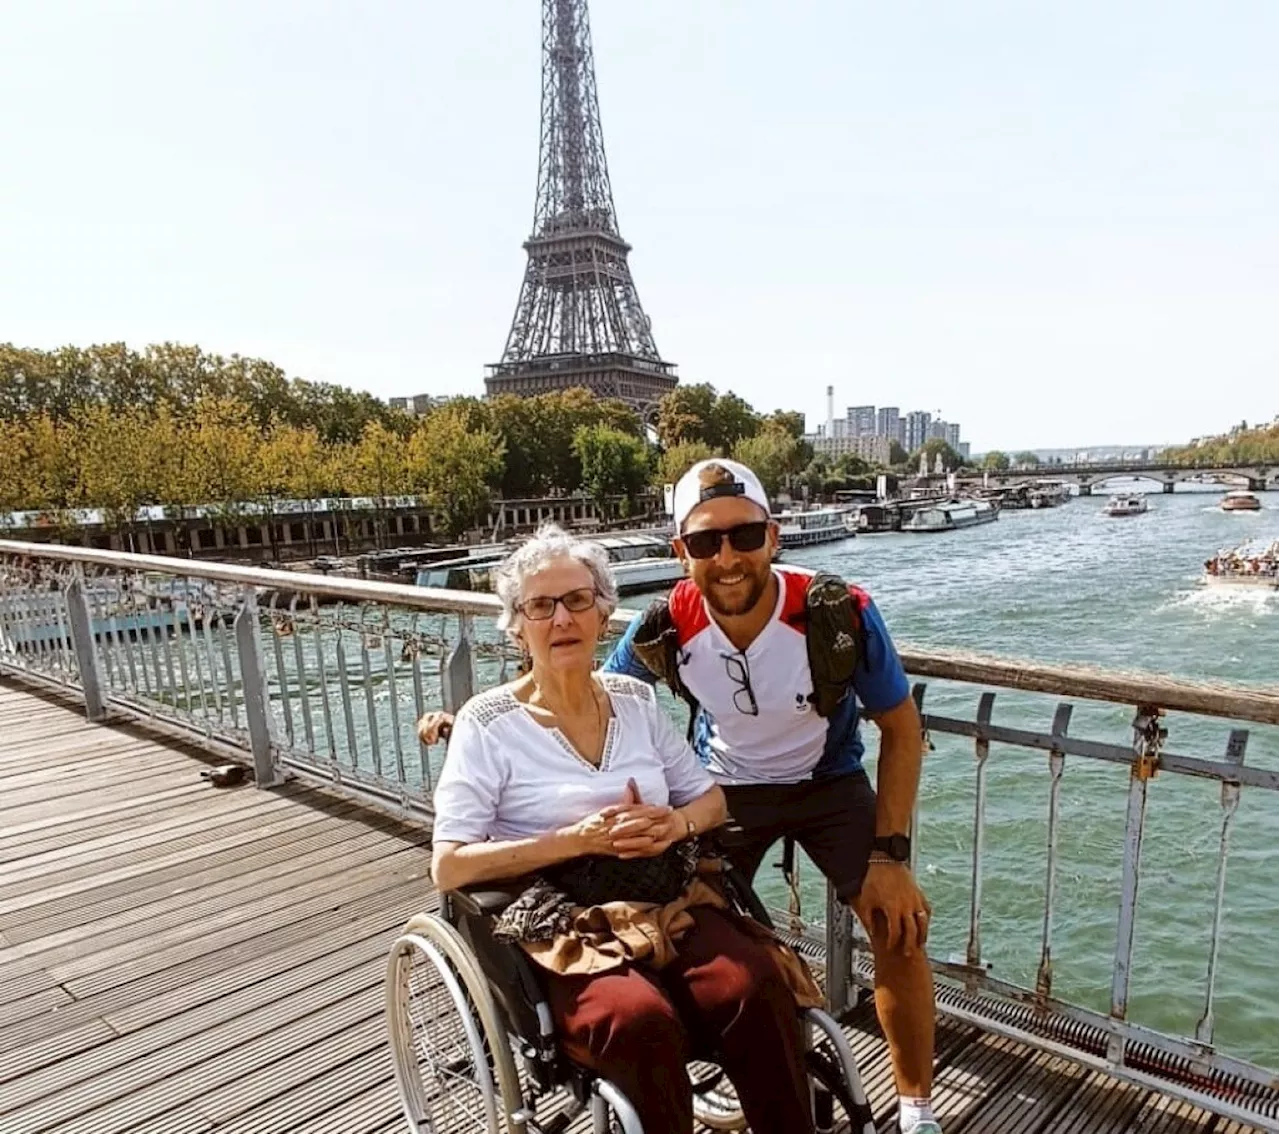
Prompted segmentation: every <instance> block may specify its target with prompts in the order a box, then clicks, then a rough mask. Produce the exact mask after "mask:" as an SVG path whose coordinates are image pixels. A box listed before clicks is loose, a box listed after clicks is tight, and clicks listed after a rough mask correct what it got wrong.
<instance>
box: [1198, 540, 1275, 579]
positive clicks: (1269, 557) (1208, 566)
mask: <svg viewBox="0 0 1280 1134" xmlns="http://www.w3.org/2000/svg"><path fill="white" fill-rule="evenodd" d="M1278 565H1280V557H1278V556H1277V553H1276V545H1275V544H1274V543H1273V544H1272V545H1271V546H1270V547H1268V548H1267V549H1266V550H1265V551H1260V552H1253V553H1250V552H1247V551H1242V550H1240V549H1239V548H1237V549H1235V550H1233V551H1220V552H1218V554H1217V555H1215V556H1214V557H1213V558H1212V559H1206V560H1205V561H1204V569H1205V573H1206V574H1208V575H1211V576H1213V577H1215V578H1220V577H1223V576H1226V577H1238V576H1246V577H1249V578H1259V579H1274V578H1275V577H1276V571H1277V566H1278Z"/></svg>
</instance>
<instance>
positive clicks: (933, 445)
mask: <svg viewBox="0 0 1280 1134" xmlns="http://www.w3.org/2000/svg"><path fill="white" fill-rule="evenodd" d="M921 453H924V454H926V455H927V456H928V458H929V471H930V472H932V471H933V468H934V464H935V462H936V461H937V459H938V454H939V453H941V454H942V464H943V467H944V468H945V469H946V470H947V471H948V472H950V471H951V470H953V469H958V468H960V467H961V466H962V465H963V464H964V458H963V457H961V456H960V454H959V453H957V452H956V451H955V450H954V449H953V448H952V447H951V446H950V445H948V444H947V443H946V442H945V441H944V440H942V438H941V437H931V438H929V440H928V441H926V442H925V443H924V444H923V445H921V446H920V448H919V449H917V450H916V451H915V452H914V453H912V454H911V465H912V466H913V467H914V466H917V465H919V463H920V454H921Z"/></svg>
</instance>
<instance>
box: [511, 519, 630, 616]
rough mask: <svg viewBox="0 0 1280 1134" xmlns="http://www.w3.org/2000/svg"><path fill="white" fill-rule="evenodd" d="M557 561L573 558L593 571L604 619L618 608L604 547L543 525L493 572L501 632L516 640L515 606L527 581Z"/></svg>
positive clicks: (557, 528)
mask: <svg viewBox="0 0 1280 1134" xmlns="http://www.w3.org/2000/svg"><path fill="white" fill-rule="evenodd" d="M557 559H572V560H573V561H574V562H575V563H581V564H582V565H583V566H584V567H585V568H587V570H588V571H590V572H591V578H592V585H593V586H594V587H595V589H596V595H597V598H596V606H597V608H598V609H599V610H600V613H601V614H602V615H603V616H604V617H605V618H608V617H609V615H611V614H612V613H613V612H614V611H615V610H617V609H618V584H617V583H616V582H615V581H614V578H613V570H612V569H611V568H610V566H609V556H608V555H607V554H606V553H605V550H604V548H603V547H601V546H600V545H599V544H598V543H595V542H594V541H593V540H589V539H577V538H575V537H574V536H571V535H570V534H569V533H568V532H566V531H565V530H564V528H562V527H560V525H559V524H543V525H542V526H541V527H540V528H539V529H538V531H537V533H536V534H535V535H534V536H533V538H532V539H529V540H526V541H525V542H524V543H522V544H521V545H520V546H519V547H517V548H516V549H515V551H513V552H512V553H511V554H510V555H508V556H507V557H506V559H504V560H503V561H502V563H501V564H500V565H499V567H498V569H497V570H496V571H495V572H494V590H495V591H497V592H498V598H500V599H501V600H502V613H501V614H500V615H498V629H499V630H505V631H506V632H507V633H508V634H509V635H510V636H511V637H512V638H514V637H515V634H516V630H517V629H518V628H519V619H520V612H519V611H518V610H517V609H516V604H517V603H519V601H520V591H521V589H522V588H523V587H524V581H525V580H526V579H527V578H528V577H529V576H530V575H533V574H536V573H537V572H539V571H541V570H542V569H543V568H544V567H546V566H547V564H549V563H552V562H554V561H555V560H557Z"/></svg>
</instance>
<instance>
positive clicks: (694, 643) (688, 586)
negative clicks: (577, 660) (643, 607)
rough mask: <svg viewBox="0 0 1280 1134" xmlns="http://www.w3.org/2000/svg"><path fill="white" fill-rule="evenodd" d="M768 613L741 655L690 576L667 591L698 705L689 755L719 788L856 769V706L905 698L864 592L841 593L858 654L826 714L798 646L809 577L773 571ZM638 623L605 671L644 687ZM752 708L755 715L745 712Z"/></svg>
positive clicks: (895, 661)
mask: <svg viewBox="0 0 1280 1134" xmlns="http://www.w3.org/2000/svg"><path fill="white" fill-rule="evenodd" d="M773 570H774V575H775V576H776V577H777V579H778V584H779V585H778V603H777V606H776V607H775V609H774V612H773V617H772V618H771V619H770V620H769V622H768V624H767V625H766V626H765V628H764V629H763V630H762V631H761V632H760V633H759V634H758V635H757V636H756V638H755V641H753V642H752V643H751V644H750V645H749V646H748V647H747V648H746V650H745V651H743V650H738V649H737V648H736V647H735V646H734V645H733V643H732V642H730V641H729V639H728V637H727V636H726V635H725V633H724V631H723V630H721V629H720V627H719V626H718V625H717V623H716V621H715V619H714V618H713V617H712V616H711V614H710V612H709V611H708V609H707V605H706V601H705V600H704V599H703V597H702V595H701V594H700V593H699V591H698V588H697V586H696V585H695V584H694V583H693V581H692V580H690V579H684V580H682V581H681V582H679V583H677V584H676V586H675V587H674V589H673V590H672V592H671V595H670V599H669V601H670V604H671V618H672V621H673V623H674V624H675V628H676V634H677V638H678V642H679V650H678V652H677V664H678V665H679V667H680V678H681V680H682V681H683V682H684V683H685V685H687V686H688V687H689V691H690V692H691V693H692V694H693V695H694V696H695V697H696V698H697V699H698V702H699V705H700V708H699V710H698V713H697V716H696V718H695V720H694V726H693V738H692V742H693V749H694V751H695V752H696V753H697V755H698V758H699V759H700V760H701V761H702V763H703V764H704V765H705V767H706V768H707V770H708V771H710V772H711V774H712V775H713V776H714V777H715V778H716V780H717V781H718V782H720V783H721V784H760V783H798V782H800V781H801V780H809V779H824V778H827V777H829V776H839V775H847V774H848V773H850V772H854V771H856V770H857V769H859V768H860V767H861V766H862V755H863V751H864V749H863V744H862V737H861V736H860V735H859V730H858V719H859V710H860V709H865V710H867V711H869V712H873V713H875V712H882V711H885V710H888V709H892V708H894V707H895V706H896V705H899V704H901V703H902V701H904V700H905V699H906V698H907V696H908V695H909V694H910V686H909V685H908V683H907V675H906V673H905V672H904V671H903V668H902V662H901V661H900V660H899V658H898V653H897V651H896V650H895V649H894V648H893V642H892V640H891V639H890V637H889V631H888V630H887V629H886V628H885V624H884V621H883V620H882V619H881V617H880V613H879V611H877V610H876V607H875V603H873V602H872V601H871V596H870V595H868V594H867V593H866V592H865V591H863V590H860V589H859V588H857V587H850V588H849V591H850V594H852V595H853V597H854V600H855V602H856V603H857V606H858V611H859V617H860V619H861V622H862V631H863V641H864V642H865V655H864V659H863V661H861V662H860V663H859V665H858V669H857V673H856V675H855V677H854V680H853V691H854V694H855V696H853V697H845V699H844V700H843V701H842V702H841V703H840V704H839V706H838V707H837V708H836V710H835V712H834V713H832V714H831V716H830V717H825V718H824V717H821V716H819V715H818V712H817V709H816V708H815V707H814V704H813V699H812V696H813V680H812V678H811V676H810V674H809V655H808V649H807V646H806V643H805V593H806V591H807V590H808V587H809V581H810V579H811V578H812V577H813V573H812V572H810V571H804V570H801V569H798V568H795V567H775V568H774V569H773ZM638 628H639V619H637V620H636V621H635V622H633V623H632V625H631V627H630V628H629V629H628V630H627V633H626V634H625V635H624V636H623V638H622V640H621V641H620V642H619V643H618V645H617V646H616V647H615V648H614V651H613V653H612V654H611V655H610V656H609V660H608V661H606V662H605V666H604V668H605V670H606V671H609V672H612V673H626V674H629V675H631V676H632V677H639V678H641V679H643V680H647V681H650V682H653V681H655V680H656V678H655V677H654V676H653V674H652V673H650V672H649V670H648V669H647V668H646V667H645V665H644V663H643V662H641V661H640V659H639V658H637V657H636V655H635V653H634V651H633V650H632V648H631V641H632V638H633V637H634V636H635V632H636V630H637V629H638ZM753 708H754V709H755V710H756V711H754V712H753V711H752V710H753Z"/></svg>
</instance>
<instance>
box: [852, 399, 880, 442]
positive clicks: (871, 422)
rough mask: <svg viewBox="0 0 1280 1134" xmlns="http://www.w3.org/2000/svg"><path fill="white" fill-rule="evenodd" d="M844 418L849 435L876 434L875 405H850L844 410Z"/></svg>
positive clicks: (866, 435) (863, 435)
mask: <svg viewBox="0 0 1280 1134" xmlns="http://www.w3.org/2000/svg"><path fill="white" fill-rule="evenodd" d="M845 420H846V421H847V422H848V423H849V435H850V436H851V437H875V436H876V435H877V432H878V431H877V429H876V407H875V406H850V407H849V408H848V410H847V411H846V415H845Z"/></svg>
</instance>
